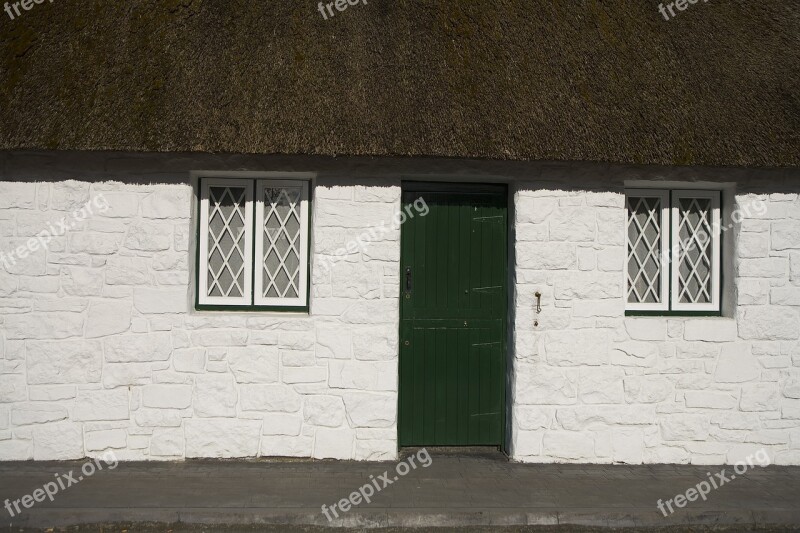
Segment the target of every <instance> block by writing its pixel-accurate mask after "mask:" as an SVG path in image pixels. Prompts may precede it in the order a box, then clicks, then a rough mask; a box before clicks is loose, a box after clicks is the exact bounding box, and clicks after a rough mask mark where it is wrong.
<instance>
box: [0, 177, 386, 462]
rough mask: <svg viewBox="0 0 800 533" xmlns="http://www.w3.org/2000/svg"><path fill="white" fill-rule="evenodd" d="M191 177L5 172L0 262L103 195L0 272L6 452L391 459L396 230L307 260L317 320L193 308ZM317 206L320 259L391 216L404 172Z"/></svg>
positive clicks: (1, 454) (0, 386) (325, 189)
mask: <svg viewBox="0 0 800 533" xmlns="http://www.w3.org/2000/svg"><path fill="white" fill-rule="evenodd" d="M185 176H186V177H185V181H184V182H182V183H181V182H178V183H175V184H165V185H150V184H130V183H121V182H114V181H91V182H90V181H82V180H70V181H54V182H51V183H50V182H48V183H36V182H34V181H28V182H23V183H12V182H8V181H3V182H0V251H3V252H6V253H7V254H8V252H9V251H11V250H13V249H15V248H17V247H19V246H24V245H25V244H26V243H27V241H28V240H29V239H30V238H31V237H32V236H34V235H36V234H38V233H39V232H40V231H42V230H47V229H48V227H49V225H50V224H52V225H53V226H54V227H56V228H57V224H56V222H57V221H59V220H61V218H62V217H64V216H66V217H67V218H68V219H71V217H72V215H71V213H72V212H73V211H74V210H75V209H78V208H80V207H81V206H83V205H85V204H86V203H87V202H89V201H93V200H94V199H95V198H97V197H98V195H102V200H103V201H107V203H108V205H109V208H108V210H106V211H105V212H104V213H100V212H99V209H98V210H97V211H96V214H95V215H93V216H88V217H87V218H86V220H84V221H81V222H77V223H76V224H75V227H74V228H72V229H70V230H69V231H68V232H67V233H66V234H65V235H64V236H63V237H56V238H54V239H52V241H50V242H49V245H48V246H47V248H40V249H39V250H37V251H36V252H34V253H32V254H31V255H30V256H29V257H27V258H25V259H17V262H16V263H14V264H12V263H11V262H10V261H9V265H10V268H9V269H8V270H9V271H6V270H5V269H3V267H2V266H0V356H2V358H1V359H0V460H25V459H36V460H49V459H76V458H81V457H84V456H97V455H100V454H102V453H103V452H104V451H106V450H113V451H114V452H115V453H116V455H117V457H118V458H120V459H121V460H139V459H153V460H172V459H182V458H189V457H246V456H247V457H249V456H299V457H315V458H337V459H363V460H366V459H370V460H378V459H393V458H395V456H396V433H397V432H396V405H397V335H398V327H397V324H398V318H399V317H398V301H397V298H398V285H399V281H398V272H399V270H398V269H399V266H398V261H399V231H398V230H397V229H394V230H391V231H387V232H382V233H379V234H377V235H378V237H377V239H376V240H373V242H371V243H370V244H369V245H368V246H365V247H361V246H359V248H358V249H356V250H355V252H354V253H351V254H349V255H348V256H347V257H346V259H344V260H341V261H340V262H338V263H336V264H335V265H334V266H333V268H332V269H331V270H330V271H325V270H323V269H321V268H318V269H315V270H314V277H313V282H312V286H313V292H312V298H311V300H312V302H311V309H312V312H311V317H309V316H307V315H302V314H301V315H297V314H295V315H288V314H263V313H259V314H246V313H234V312H224V313H221V312H217V313H210V312H195V311H192V310H191V305H190V304H189V302H190V300H189V287H190V277H192V276H191V275H190V269H192V268H194V266H193V260H192V259H191V258H192V257H193V255H192V253H191V247H192V244H191V241H192V239H193V238H192V235H193V234H194V231H195V229H194V226H193V222H192V219H191V217H192V204H193V201H194V197H193V191H192V186H191V184H190V182H189V179H188V173H187V174H185ZM103 201H100V204H101V205H104V203H103ZM313 201H314V203H313V211H314V220H313V223H312V228H313V230H312V231H313V248H314V253H315V254H317V256H321V255H322V256H324V254H331V253H333V252H334V251H335V250H337V249H338V248H340V247H344V246H346V245H347V243H348V242H350V241H351V240H354V239H356V237H358V236H359V235H360V234H362V233H363V232H364V231H365V230H369V229H370V228H372V227H374V226H378V225H380V223H381V222H385V223H386V224H387V225H389V224H391V220H392V215H393V214H394V213H395V212H396V209H397V207H398V206H399V202H400V187H399V181H396V180H395V181H387V180H380V179H374V180H370V181H369V182H365V183H363V184H358V183H357V182H354V181H353V180H350V181H349V183H347V184H346V185H343V186H336V185H327V184H326V183H325V182H324V181H322V180H321V181H320V182H318V183H317V185H316V188H315V192H314V199H313ZM0 265H2V263H0Z"/></svg>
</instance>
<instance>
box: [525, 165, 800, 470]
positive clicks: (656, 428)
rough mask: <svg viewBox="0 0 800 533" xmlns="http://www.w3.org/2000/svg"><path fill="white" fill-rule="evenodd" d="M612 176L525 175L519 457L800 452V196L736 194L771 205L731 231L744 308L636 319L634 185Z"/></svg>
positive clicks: (788, 457) (691, 459)
mask: <svg viewBox="0 0 800 533" xmlns="http://www.w3.org/2000/svg"><path fill="white" fill-rule="evenodd" d="M566 183H568V181H566ZM751 185H753V186H757V187H758V186H759V184H758V183H754V182H752V181H749V180H748V181H745V182H743V183H742V184H740V188H744V189H746V188H747V187H748V186H751ZM742 186H744V187H742ZM775 186H776V185H775V184H774V183H771V182H769V181H766V180H765V182H764V183H763V184H761V187H760V188H761V189H762V190H763V188H766V189H768V190H769V189H770V188H772V187H775ZM613 187H614V188H616V190H612V191H609V190H603V189H602V188H601V189H599V191H600V192H596V191H592V190H580V189H569V190H565V189H566V188H565V187H563V186H561V187H560V186H558V185H557V184H554V183H553V182H526V183H520V184H518V185H517V190H516V194H515V197H514V198H515V207H516V237H515V254H516V269H515V275H516V282H517V283H516V295H515V304H514V310H515V316H516V319H515V332H514V335H515V348H516V351H515V354H514V356H515V360H514V386H513V388H512V391H513V392H512V396H513V408H512V409H513V416H512V420H513V422H512V424H513V430H512V435H513V437H512V447H513V455H514V457H515V458H516V459H518V460H520V461H528V462H591V463H611V462H615V463H616V462H623V463H633V464H637V463H693V464H705V463H709V464H722V463H732V462H735V461H738V460H739V459H741V458H743V457H745V456H746V455H747V454H749V453H753V452H755V451H757V450H759V449H760V448H764V449H766V450H767V451H768V452H769V454H770V457H771V458H772V460H773V461H774V462H776V463H779V464H800V343H799V342H798V338H800V313H799V312H798V311H800V200H798V195H797V194H796V193H794V192H792V193H774V194H769V193H763V192H762V193H758V194H756V193H739V194H738V195H737V196H736V203H737V205H740V206H746V205H752V203H753V201H754V200H759V201H763V202H766V206H767V210H766V213H765V214H763V215H761V216H759V215H758V213H757V211H756V210H755V209H750V215H749V216H747V215H746V216H745V218H744V220H742V222H741V224H740V225H738V226H737V227H736V228H733V229H732V230H730V231H732V232H734V234H735V237H734V238H733V239H731V242H732V243H733V245H734V246H733V249H731V246H727V248H726V249H725V254H727V255H730V254H733V255H734V256H735V261H733V262H732V264H733V265H734V268H735V270H736V272H734V273H732V272H728V273H727V275H728V276H729V277H730V278H731V279H732V281H733V283H731V287H730V289H731V290H729V291H728V293H727V294H726V297H727V298H728V299H729V300H730V299H731V298H732V299H734V300H735V301H736V305H735V308H734V306H730V308H731V309H732V310H733V309H735V310H734V311H732V312H731V313H730V315H731V316H726V317H721V318H678V317H670V318H625V316H624V297H623V268H624V262H625V251H626V250H625V233H624V229H623V228H624V224H625V214H624V194H623V193H622V191H623V187H622V186H621V182H617V183H616V185H615V186H613ZM798 188H800V186H797V185H796V184H795V187H794V189H795V190H797V189H798ZM536 291H541V292H542V295H543V296H542V311H541V313H540V314H539V315H538V320H539V326H538V327H534V326H533V322H534V320H535V319H536V318H537V317H536V314H535V312H534V307H535V302H534V293H535V292H536Z"/></svg>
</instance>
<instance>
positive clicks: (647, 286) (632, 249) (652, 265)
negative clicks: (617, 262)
mask: <svg viewBox="0 0 800 533" xmlns="http://www.w3.org/2000/svg"><path fill="white" fill-rule="evenodd" d="M662 207H663V206H662V205H661V198H659V197H655V198H647V197H628V198H627V210H628V302H630V303H661V284H662V282H663V281H662V270H663V265H662V264H661V253H662V247H661V232H662V230H663V228H661V209H662Z"/></svg>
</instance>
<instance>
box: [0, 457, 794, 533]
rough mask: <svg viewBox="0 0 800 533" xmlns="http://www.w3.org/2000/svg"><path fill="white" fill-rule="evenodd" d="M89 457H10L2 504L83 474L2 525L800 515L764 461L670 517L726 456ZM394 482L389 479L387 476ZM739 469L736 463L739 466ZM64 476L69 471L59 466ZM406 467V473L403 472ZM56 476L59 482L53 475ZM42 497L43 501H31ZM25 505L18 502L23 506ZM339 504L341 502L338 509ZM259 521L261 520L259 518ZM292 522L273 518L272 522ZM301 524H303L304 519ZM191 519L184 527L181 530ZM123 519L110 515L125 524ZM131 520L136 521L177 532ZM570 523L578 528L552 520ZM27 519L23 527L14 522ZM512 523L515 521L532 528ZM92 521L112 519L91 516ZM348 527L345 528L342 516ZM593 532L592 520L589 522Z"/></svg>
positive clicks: (472, 522) (239, 525)
mask: <svg viewBox="0 0 800 533" xmlns="http://www.w3.org/2000/svg"><path fill="white" fill-rule="evenodd" d="M82 465H83V462H70V463H0V503H2V502H5V500H6V499H9V500H10V501H11V502H13V501H14V500H17V499H20V498H22V497H23V496H24V495H26V494H32V495H33V494H34V491H35V490H36V489H37V488H39V487H43V486H44V485H45V484H46V483H48V482H52V480H54V479H59V478H60V479H62V480H63V479H65V474H67V473H68V472H70V471H72V476H73V478H75V480H76V482H75V484H73V486H70V487H65V489H64V490H60V489H59V492H58V493H57V494H55V495H54V499H53V501H52V502H50V501H47V500H45V501H44V502H42V503H35V504H34V505H33V506H32V507H31V508H30V509H22V510H21V512H20V513H19V514H18V515H16V516H15V517H13V518H12V517H10V516H9V513H8V512H7V511H6V510H5V509H0V512H1V513H2V515H0V516H2V517H3V518H2V520H0V526H2V527H5V526H12V527H14V528H19V527H32V528H44V527H53V526H56V527H59V526H69V525H74V524H100V523H105V524H109V523H140V522H157V523H158V524H180V525H179V526H172V528H173V529H174V530H175V531H202V530H204V529H203V527H202V526H205V527H206V529H205V530H208V531H220V530H223V527H222V525H225V524H227V525H231V527H226V528H224V530H226V531H238V530H244V531H320V530H321V529H319V527H318V528H312V529H308V528H305V527H300V526H320V527H324V526H331V525H332V526H338V527H342V526H347V527H350V528H352V530H353V531H360V530H362V529H364V528H374V527H390V526H394V527H411V526H416V527H420V526H446V527H447V528H449V529H448V530H451V531H452V530H455V529H454V528H456V527H459V528H460V527H464V526H489V529H486V530H473V531H498V530H499V529H498V528H499V527H500V526H522V525H540V526H556V525H559V524H560V525H569V526H570V527H569V528H568V530H570V531H573V530H576V529H575V527H576V526H607V527H618V528H621V527H634V526H635V527H648V528H656V529H653V530H659V529H660V528H666V527H667V526H687V525H691V526H703V527H699V528H696V529H691V530H696V531H703V530H708V528H709V527H720V526H728V527H733V528H734V529H729V530H734V531H739V530H741V531H749V530H752V529H753V528H755V527H761V526H763V525H765V524H776V525H777V526H778V527H776V528H772V529H773V530H786V529H787V528H789V527H794V526H800V468H798V467H774V466H769V467H766V468H761V467H756V468H754V469H752V470H750V471H748V472H747V473H745V474H744V475H740V476H738V477H736V478H735V479H729V481H727V483H725V484H724V485H723V486H720V487H719V488H718V489H715V490H711V491H710V492H709V493H708V495H707V497H706V500H705V501H703V500H702V499H698V500H696V501H694V502H689V503H687V504H686V505H685V507H683V508H677V507H675V508H674V509H675V512H674V513H673V514H670V515H669V516H667V517H664V516H663V514H662V513H661V512H659V511H658V509H657V508H656V502H657V501H658V500H659V499H661V500H668V499H671V498H674V497H675V495H677V494H685V493H686V491H687V489H689V488H691V487H694V486H696V485H697V484H698V483H699V482H702V481H704V480H707V479H708V474H707V473H709V472H710V473H712V474H714V473H718V472H720V470H721V468H722V467H696V466H670V465H658V466H604V465H522V464H514V463H508V462H506V461H503V460H500V459H498V458H489V457H473V456H451V455H447V456H435V455H434V457H433V461H432V463H431V464H430V466H429V467H427V468H423V467H421V466H418V467H417V468H416V469H411V470H410V471H409V472H408V473H407V474H406V475H404V476H400V475H398V474H397V471H396V469H395V468H396V463H354V462H346V463H345V462H327V461H288V462H281V461H218V462H210V461H201V462H186V463H121V464H119V465H118V466H117V468H115V469H113V470H109V469H107V468H106V469H104V470H103V471H98V472H96V473H94V474H93V475H92V476H88V477H86V478H85V479H83V480H81V481H77V478H78V477H79V475H80V470H81V466H82ZM384 472H388V475H387V476H386V477H385V478H384V479H388V480H389V481H391V483H390V484H389V485H387V486H386V487H385V488H384V487H382V485H383V482H378V481H377V480H378V479H380V477H381V475H382V474H383V473H384ZM731 473H732V469H731V468H730V467H727V468H726V473H725V475H726V476H727V477H729V478H730V475H731ZM56 475H57V476H58V477H56ZM370 476H372V479H374V480H375V483H378V486H381V490H380V491H376V493H375V494H374V496H372V497H371V503H368V504H367V503H366V502H364V501H361V502H360V503H359V505H357V506H355V507H354V508H352V509H350V510H349V511H347V512H339V517H338V518H334V519H333V520H332V521H331V522H329V521H328V520H327V519H326V517H325V516H324V514H323V513H322V512H321V506H322V505H323V504H325V505H328V506H331V505H332V504H334V503H336V502H339V501H340V500H342V499H343V498H347V497H348V495H350V494H351V493H353V492H355V491H357V490H358V489H359V487H362V486H363V485H364V484H365V483H370V481H371V479H370ZM395 476H397V478H398V479H397V480H394V477H395ZM51 488H52V486H51ZM28 502H29V503H30V500H28ZM12 509H13V508H12ZM329 514H330V513H329ZM254 524H255V525H258V526H259V527H256V528H251V527H249V526H251V525H254ZM270 524H274V525H279V526H280V527H278V528H276V529H272V530H270V529H264V528H263V526H264V525H270ZM288 526H295V527H294V529H290V528H289V527H288ZM181 528H183V529H181ZM121 529H122V528H113V527H112V528H106V529H104V530H105V531H117V530H121ZM167 529H169V528H167V527H165V526H163V525H156V526H153V527H152V528H150V529H143V527H142V526H135V527H129V528H128V530H129V531H130V532H132V531H165V530H167ZM548 529H549V530H553V531H563V530H564V529H552V528H548ZM14 530H15V531H17V530H18V529H14ZM526 530H527V529H510V530H509V531H526ZM80 531H99V529H97V528H89V529H86V528H81V529H80ZM339 531H344V530H342V529H339ZM586 531H591V529H587V530H586Z"/></svg>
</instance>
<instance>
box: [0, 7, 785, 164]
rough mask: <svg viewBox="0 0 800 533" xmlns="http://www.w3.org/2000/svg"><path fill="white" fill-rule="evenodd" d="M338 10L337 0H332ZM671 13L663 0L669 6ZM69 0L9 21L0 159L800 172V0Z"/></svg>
mask: <svg viewBox="0 0 800 533" xmlns="http://www.w3.org/2000/svg"><path fill="white" fill-rule="evenodd" d="M329 1H330V0H329ZM665 3H667V0H665ZM657 6H658V0H628V1H623V0H616V1H613V0H564V1H562V0H558V1H555V0H368V4H367V5H363V4H361V3H360V4H358V5H356V6H351V7H349V8H348V9H347V10H346V11H344V12H342V13H338V12H337V14H336V16H335V17H334V18H332V19H329V20H323V18H322V16H321V14H320V12H319V11H318V10H317V2H315V1H312V0H251V1H246V0H230V1H229V0H124V1H118V2H109V1H107V0H56V1H55V2H53V3H50V2H45V3H43V4H34V6H33V8H32V9H31V10H30V11H27V12H24V13H23V14H22V16H21V17H18V18H17V19H16V20H14V21H11V20H9V19H8V17H7V15H6V14H5V13H4V12H2V11H0V17H2V20H1V21H0V39H2V42H0V46H2V48H0V54H2V57H1V58H0V59H1V60H2V64H1V65H0V149H63V150H123V151H205V152H245V153H282V154H326V155H398V156H417V155H426V156H445V157H469V158H473V157H474V158H493V159H522V160H527V159H530V160H584V161H613V162H625V163H657V164H700V165H737V166H798V165H800V3H798V2H797V1H795V0H758V1H756V0H713V1H711V2H708V3H705V2H703V1H699V2H698V3H696V4H693V5H691V4H690V5H689V8H688V9H687V10H686V11H683V12H678V16H677V17H676V18H674V19H673V20H670V21H666V20H664V18H663V17H662V15H661V14H660V13H659V11H658V8H657Z"/></svg>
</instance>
